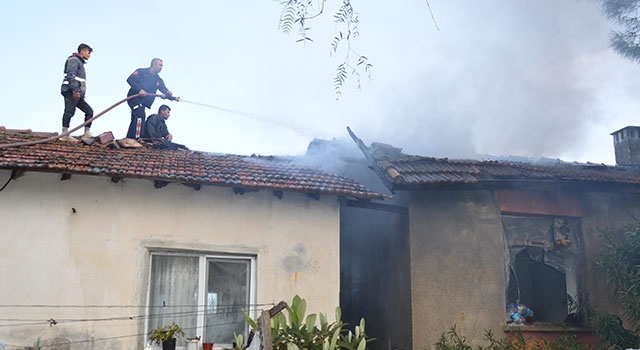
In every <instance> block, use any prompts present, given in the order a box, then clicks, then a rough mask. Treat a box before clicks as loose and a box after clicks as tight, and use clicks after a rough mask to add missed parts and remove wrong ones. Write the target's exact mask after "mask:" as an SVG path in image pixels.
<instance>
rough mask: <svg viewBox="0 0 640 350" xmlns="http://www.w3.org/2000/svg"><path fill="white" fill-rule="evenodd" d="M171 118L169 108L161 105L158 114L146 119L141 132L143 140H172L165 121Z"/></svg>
mask: <svg viewBox="0 0 640 350" xmlns="http://www.w3.org/2000/svg"><path fill="white" fill-rule="evenodd" d="M170 116H171V108H169V106H167V105H162V106H160V108H158V114H152V115H150V116H149V118H147V123H146V125H145V128H144V131H143V135H142V137H143V138H153V139H165V140H168V141H171V140H173V135H171V134H170V133H169V129H167V124H166V123H165V122H166V120H167V119H169V117H170Z"/></svg>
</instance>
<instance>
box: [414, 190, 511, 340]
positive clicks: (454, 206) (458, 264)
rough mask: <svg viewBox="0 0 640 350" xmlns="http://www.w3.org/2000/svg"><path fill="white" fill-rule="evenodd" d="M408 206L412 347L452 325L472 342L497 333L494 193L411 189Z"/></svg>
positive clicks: (499, 270)
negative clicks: (411, 195) (490, 332)
mask: <svg viewBox="0 0 640 350" xmlns="http://www.w3.org/2000/svg"><path fill="white" fill-rule="evenodd" d="M409 208H410V212H409V217H410V229H411V237H410V240H411V281H412V286H411V305H412V308H413V313H412V322H413V332H412V333H413V349H431V348H433V344H434V343H436V342H437V341H438V340H439V338H440V335H441V334H442V333H444V332H447V331H448V330H449V329H450V327H453V326H456V329H457V332H458V334H460V335H463V336H465V337H467V339H468V341H469V343H470V344H471V345H474V346H475V345H477V344H479V343H482V340H483V339H484V331H485V330H489V329H491V330H492V331H493V333H494V334H496V335H499V334H500V332H501V331H502V326H503V324H504V320H505V311H504V305H505V294H504V293H505V292H504V290H505V276H504V249H505V246H504V237H503V229H502V224H501V221H500V212H499V206H498V203H497V197H496V196H495V194H494V193H493V192H489V191H441V192H428V193H421V194H420V193H416V194H415V195H414V196H413V197H412V198H411V203H410V206H409ZM478 341H480V342H478Z"/></svg>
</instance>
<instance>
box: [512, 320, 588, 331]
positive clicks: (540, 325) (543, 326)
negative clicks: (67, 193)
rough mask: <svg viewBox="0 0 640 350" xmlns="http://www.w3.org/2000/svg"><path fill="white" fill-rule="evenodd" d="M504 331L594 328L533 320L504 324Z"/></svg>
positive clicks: (584, 329)
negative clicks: (518, 323) (517, 323)
mask: <svg viewBox="0 0 640 350" xmlns="http://www.w3.org/2000/svg"><path fill="white" fill-rule="evenodd" d="M503 329H504V331H505V332H510V331H515V332H517V331H521V332H549V333H593V332H595V330H594V329H593V328H589V327H582V326H577V325H573V324H567V323H553V322H534V323H529V324H523V325H520V326H512V325H508V324H507V325H504V327H503Z"/></svg>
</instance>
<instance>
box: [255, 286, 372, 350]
mask: <svg viewBox="0 0 640 350" xmlns="http://www.w3.org/2000/svg"><path fill="white" fill-rule="evenodd" d="M306 310H307V302H306V300H305V299H302V298H300V297H299V296H297V295H296V296H295V297H294V298H293V301H292V302H291V305H290V306H287V307H286V316H285V314H284V313H283V312H280V313H277V314H276V315H274V316H273V317H272V318H271V336H272V337H273V349H274V350H337V349H349V350H364V349H366V344H367V342H369V341H371V340H372V339H371V338H368V337H367V335H366V334H365V330H364V324H365V323H364V319H363V320H361V321H360V325H359V326H356V327H355V332H354V333H352V332H351V331H347V330H346V329H344V324H343V323H342V321H341V319H340V317H341V315H342V312H341V310H340V307H337V308H336V311H335V315H336V320H335V322H333V323H329V322H328V321H327V317H326V316H325V315H324V314H323V313H320V314H309V315H306ZM243 313H244V312H243ZM244 315H245V318H248V315H247V314H246V313H244ZM249 319H250V318H249ZM318 321H319V322H320V324H317V322H318ZM247 322H249V324H250V325H251V327H252V328H253V329H258V324H257V322H255V321H253V320H251V321H249V320H247Z"/></svg>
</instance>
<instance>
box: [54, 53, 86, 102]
mask: <svg viewBox="0 0 640 350" xmlns="http://www.w3.org/2000/svg"><path fill="white" fill-rule="evenodd" d="M85 63H86V61H85V60H84V59H82V57H80V54H78V53H74V54H72V55H71V56H69V58H67V61H66V62H65V63H64V78H63V80H62V87H61V88H60V92H79V93H80V96H81V97H84V93H85V92H86V90H87V85H86V84H87V83H86V82H87V73H85V71H84V64H85Z"/></svg>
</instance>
